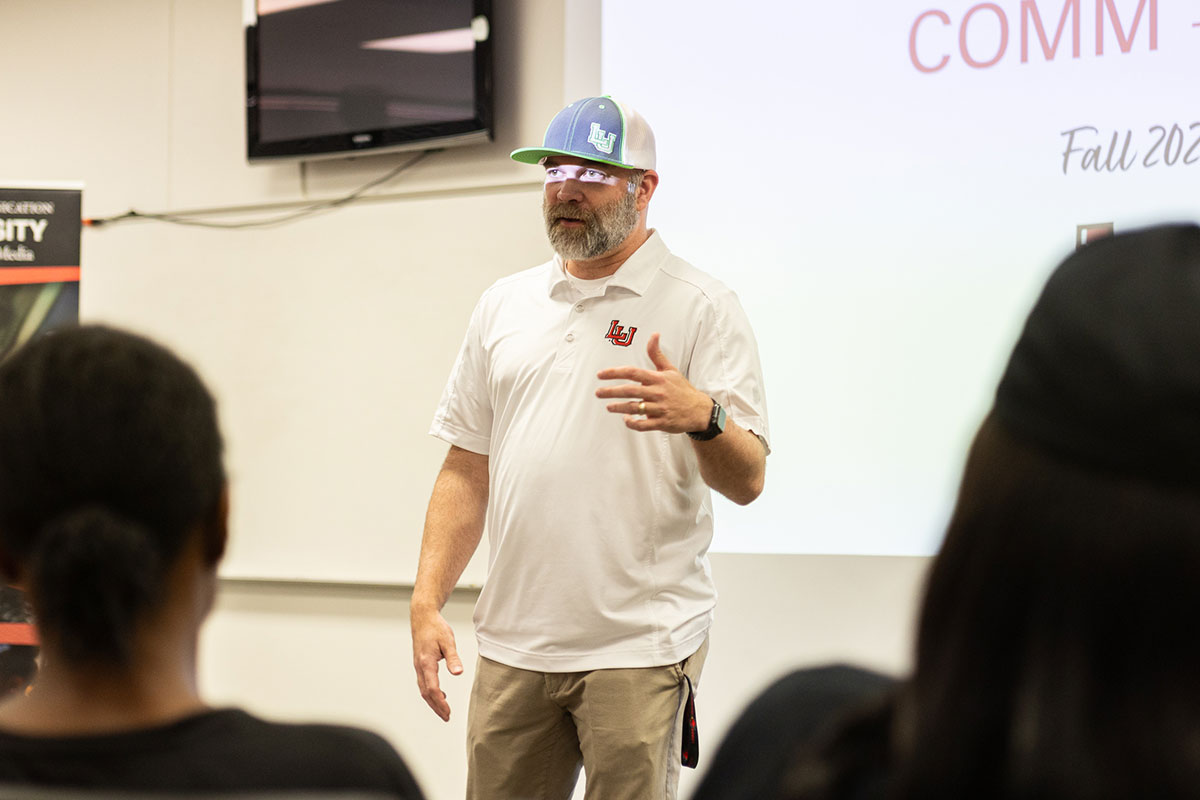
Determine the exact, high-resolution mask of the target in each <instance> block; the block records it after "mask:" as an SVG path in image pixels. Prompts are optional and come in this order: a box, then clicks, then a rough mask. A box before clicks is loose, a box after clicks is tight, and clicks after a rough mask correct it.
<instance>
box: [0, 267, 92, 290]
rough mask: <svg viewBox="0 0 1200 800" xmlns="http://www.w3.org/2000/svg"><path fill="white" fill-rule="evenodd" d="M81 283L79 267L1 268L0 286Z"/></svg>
mask: <svg viewBox="0 0 1200 800" xmlns="http://www.w3.org/2000/svg"><path fill="white" fill-rule="evenodd" d="M71 282H75V283H78V282H79V267H0V286H12V285H14V284H18V283H71Z"/></svg>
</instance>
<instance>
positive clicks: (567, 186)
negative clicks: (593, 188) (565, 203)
mask: <svg viewBox="0 0 1200 800" xmlns="http://www.w3.org/2000/svg"><path fill="white" fill-rule="evenodd" d="M557 193H558V199H559V200H578V199H580V198H581V197H583V187H582V186H581V185H580V184H579V181H578V180H576V179H575V178H567V179H566V180H563V181H560V182H559V184H558V190H557Z"/></svg>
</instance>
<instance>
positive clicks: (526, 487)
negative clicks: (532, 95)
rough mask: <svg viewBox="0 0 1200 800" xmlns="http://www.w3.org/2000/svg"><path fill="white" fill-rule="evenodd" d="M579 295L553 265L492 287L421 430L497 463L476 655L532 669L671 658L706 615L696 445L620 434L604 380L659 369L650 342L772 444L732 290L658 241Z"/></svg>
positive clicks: (708, 514)
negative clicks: (600, 394) (603, 394)
mask: <svg viewBox="0 0 1200 800" xmlns="http://www.w3.org/2000/svg"><path fill="white" fill-rule="evenodd" d="M579 285H580V284H579V283H578V282H576V281H573V280H572V279H570V278H569V276H568V275H567V274H566V273H565V271H564V269H563V265H562V261H561V260H560V259H559V258H557V257H556V258H555V259H554V260H553V261H550V262H548V263H546V264H542V265H541V266H539V267H535V268H533V269H530V270H526V271H524V272H520V273H517V274H516V275H512V276H509V277H507V278H504V279H502V280H499V281H497V282H496V283H495V284H493V285H492V286H491V287H490V288H489V289H488V290H487V291H486V292H484V294H483V297H482V298H480V300H479V303H478V304H477V305H476V307H475V311H474V313H473V314H472V316H471V322H470V325H469V326H468V328H467V334H466V338H465V339H464V341H463V345H462V349H461V351H460V352H459V355H458V360H457V362H456V363H455V365H454V370H453V372H452V373H451V375H450V379H449V382H448V383H447V384H446V388H445V391H444V392H443V394H442V400H441V403H440V404H439V406H438V409H437V413H436V414H435V416H434V420H433V426H432V428H431V430H430V433H432V434H433V435H434V436H436V437H438V438H440V439H442V440H444V441H446V442H449V443H450V444H454V445H457V446H459V447H461V448H464V449H466V450H470V451H472V452H475V453H482V454H486V455H487V456H488V457H489V459H488V468H489V472H490V497H489V502H488V509H487V532H488V541H489V544H490V556H489V560H488V576H487V580H486V582H485V584H484V587H483V592H482V594H481V595H480V598H479V602H478V604H477V605H476V607H475V628H476V634H477V636H478V639H479V653H480V655H482V656H484V657H485V658H490V659H492V660H494V661H498V662H501V663H503V664H508V665H510V666H514V667H519V668H523V669H532V670H538V671H542V672H575V671H582V670H591V669H601V668H618V667H649V666H659V665H663V664H670V663H674V662H677V661H681V660H683V659H684V658H686V657H687V656H689V655H691V654H692V653H693V652H695V650H696V649H697V648H698V647H699V646H700V644H701V642H702V641H703V640H704V637H705V635H706V634H707V632H708V628H709V625H710V623H711V620H712V610H713V606H714V605H715V603H716V591H715V589H714V587H713V584H712V579H711V575H710V571H709V565H708V558H707V552H708V546H709V544H710V542H711V541H712V504H711V498H710V495H709V490H708V487H707V486H706V485H705V484H704V482H703V481H702V480H701V478H700V473H699V468H698V466H697V462H696V457H695V453H694V451H693V446H692V443H691V440H690V439H688V438H687V437H686V436H684V435H683V434H667V433H662V432H658V431H653V432H646V433H639V432H637V431H632V430H629V429H628V428H626V427H625V424H624V422H623V420H622V417H621V415H620V414H613V413H611V412H609V411H606V410H605V404H606V402H608V401H605V400H602V399H600V398H597V397H596V395H595V392H596V389H598V388H599V387H600V385H601V382H600V381H599V380H598V379H597V378H596V373H597V372H599V371H600V370H601V369H604V368H605V367H619V366H627V365H634V366H639V367H643V368H645V369H654V365H653V364H652V363H651V361H650V357H649V356H648V355H647V353H646V342H647V341H648V340H649V338H650V334H651V333H654V332H655V331H657V332H659V333H661V334H662V338H661V347H662V350H663V353H664V354H665V355H666V357H667V358H668V359H670V360H671V362H672V363H673V364H675V366H676V367H678V368H679V370H680V371H681V372H682V373H683V374H684V375H685V376H686V377H687V379H688V380H689V381H690V382H691V383H692V385H694V386H695V387H697V388H698V389H700V390H702V391H704V392H706V393H708V394H709V395H711V396H712V397H713V398H714V399H715V400H716V401H717V402H719V403H720V404H721V405H722V406H724V407H725V409H726V411H727V413H728V414H729V416H730V417H731V418H732V419H734V420H735V421H736V422H737V423H738V424H739V425H741V426H742V427H745V428H749V429H750V430H753V431H754V432H755V433H758V434H761V435H762V436H764V437H767V436H768V431H767V412H766V401H765V397H764V392H763V381H762V369H761V367H760V365H759V358H758V347H757V344H756V343H755V340H754V334H753V332H752V331H751V329H750V324H749V322H748V321H747V319H746V315H745V313H744V312H743V311H742V308H741V305H740V304H739V303H738V300H737V297H736V296H735V295H734V294H733V292H731V291H730V290H729V289H727V288H726V287H725V286H724V285H723V284H722V283H720V282H719V281H717V280H716V279H715V278H712V277H710V276H708V275H706V274H704V273H703V272H700V271H699V270H697V269H695V268H694V267H692V266H691V265H690V264H688V263H687V262H685V261H683V260H682V259H680V258H677V257H676V256H674V255H672V254H671V253H670V251H668V250H667V247H666V245H665V244H664V243H663V241H662V239H661V238H660V237H659V235H658V234H657V233H652V235H651V236H650V238H649V240H647V241H646V243H645V244H643V245H642V246H641V248H639V249H638V251H637V252H636V253H634V254H633V256H632V257H630V258H629V260H627V261H626V262H625V263H624V264H623V265H622V266H621V268H620V269H619V270H617V272H616V273H615V274H614V275H613V276H612V277H611V278H610V279H609V280H608V281H607V283H605V284H603V286H602V288H599V289H598V291H600V293H599V294H597V295H596V296H592V297H587V296H585V292H584V291H581V290H580V288H579Z"/></svg>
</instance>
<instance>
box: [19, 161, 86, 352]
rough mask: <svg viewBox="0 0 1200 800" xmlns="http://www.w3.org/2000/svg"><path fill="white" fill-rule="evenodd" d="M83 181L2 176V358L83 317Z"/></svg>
mask: <svg viewBox="0 0 1200 800" xmlns="http://www.w3.org/2000/svg"><path fill="white" fill-rule="evenodd" d="M82 198H83V187H82V185H81V184H19V183H6V182H3V181H0V360H2V359H4V358H5V357H7V356H8V354H9V353H11V352H12V351H13V350H14V349H15V348H16V347H18V346H19V345H21V344H23V343H24V342H27V341H29V340H30V339H32V338H34V337H35V336H38V335H40V334H42V333H44V332H45V331H48V330H50V329H52V328H56V327H60V326H63V325H74V324H76V323H78V321H79V231H80V219H81V215H82V210H83V209H82Z"/></svg>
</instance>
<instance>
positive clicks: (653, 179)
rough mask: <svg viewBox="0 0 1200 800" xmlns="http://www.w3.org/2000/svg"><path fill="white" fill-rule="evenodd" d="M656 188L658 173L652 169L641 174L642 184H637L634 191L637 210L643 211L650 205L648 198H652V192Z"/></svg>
mask: <svg viewBox="0 0 1200 800" xmlns="http://www.w3.org/2000/svg"><path fill="white" fill-rule="evenodd" d="M657 188H658V173H657V172H655V171H654V170H652V169H648V170H646V171H645V172H644V173H643V174H642V182H641V183H639V184H638V186H637V190H636V193H635V194H636V197H637V210H638V211H645V210H646V207H647V206H649V205H650V198H651V197H653V196H654V190H655V189H657Z"/></svg>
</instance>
